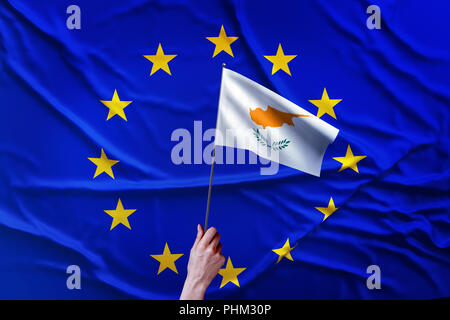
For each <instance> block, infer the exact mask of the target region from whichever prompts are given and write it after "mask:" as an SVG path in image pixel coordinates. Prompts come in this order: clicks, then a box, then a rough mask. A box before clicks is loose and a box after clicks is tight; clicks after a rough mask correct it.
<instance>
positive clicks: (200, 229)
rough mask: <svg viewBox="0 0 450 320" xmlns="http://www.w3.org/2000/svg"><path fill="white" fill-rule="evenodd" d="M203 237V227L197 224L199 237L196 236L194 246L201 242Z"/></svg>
mask: <svg viewBox="0 0 450 320" xmlns="http://www.w3.org/2000/svg"><path fill="white" fill-rule="evenodd" d="M202 237H203V227H202V226H201V225H199V224H198V225H197V238H195V242H194V247H195V246H197V244H198V243H199V242H200V240H201V239H202Z"/></svg>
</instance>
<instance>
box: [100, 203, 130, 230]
mask: <svg viewBox="0 0 450 320" xmlns="http://www.w3.org/2000/svg"><path fill="white" fill-rule="evenodd" d="M103 211H105V212H106V213H107V214H109V215H110V216H111V217H113V221H112V224H111V229H109V230H112V229H114V228H115V226H117V225H118V224H119V223H121V224H123V225H124V226H125V227H127V228H128V229H130V230H131V227H130V223H129V222H128V216H129V215H131V214H132V213H133V212H135V211H136V209H124V208H123V205H122V201H120V198H119V201H118V202H117V206H116V210H103Z"/></svg>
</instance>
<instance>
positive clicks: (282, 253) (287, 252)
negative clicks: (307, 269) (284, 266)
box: [272, 238, 294, 263]
mask: <svg viewBox="0 0 450 320" xmlns="http://www.w3.org/2000/svg"><path fill="white" fill-rule="evenodd" d="M292 249H294V248H291V245H290V244H289V238H288V239H287V240H286V243H285V244H284V246H283V247H281V248H279V249H273V250H272V251H273V252H275V253H276V254H277V255H279V257H278V260H277V262H276V263H278V262H280V260H281V259H283V257H284V258H286V259H289V260H291V261H294V259H292V256H291V250H292Z"/></svg>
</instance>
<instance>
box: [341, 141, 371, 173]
mask: <svg viewBox="0 0 450 320" xmlns="http://www.w3.org/2000/svg"><path fill="white" fill-rule="evenodd" d="M365 157H366V156H354V155H353V152H352V149H351V148H350V145H348V147H347V153H346V154H345V157H336V158H333V159H334V160H336V161H339V162H340V163H342V167H341V168H340V169H339V171H338V172H341V171H342V170H345V169H347V168H351V169H353V170H354V171H356V172H357V173H359V171H358V166H357V165H356V164H357V163H358V162H359V161H361V160H362V159H364V158H365Z"/></svg>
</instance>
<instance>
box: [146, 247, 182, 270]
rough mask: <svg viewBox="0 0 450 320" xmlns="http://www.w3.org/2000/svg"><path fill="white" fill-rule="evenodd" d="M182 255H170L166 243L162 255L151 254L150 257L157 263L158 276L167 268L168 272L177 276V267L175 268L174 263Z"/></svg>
mask: <svg viewBox="0 0 450 320" xmlns="http://www.w3.org/2000/svg"><path fill="white" fill-rule="evenodd" d="M182 255H183V254H182V253H179V254H172V253H170V250H169V246H168V245H167V242H166V245H165V247H164V251H163V254H151V255H150V256H151V257H152V258H154V259H156V260H158V261H159V269H158V274H160V273H161V272H162V271H164V270H165V269H166V268H169V269H170V270H172V271H174V272H175V273H176V274H178V271H177V267H176V266H175V261H176V260H177V259H179V258H180V257H181V256H182Z"/></svg>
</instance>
